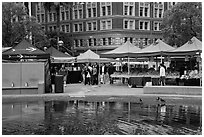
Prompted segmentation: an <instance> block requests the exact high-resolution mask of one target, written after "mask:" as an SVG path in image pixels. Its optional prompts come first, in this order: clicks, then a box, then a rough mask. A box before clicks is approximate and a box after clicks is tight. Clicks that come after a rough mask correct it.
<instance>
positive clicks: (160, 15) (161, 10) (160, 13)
mask: <svg viewBox="0 0 204 137" xmlns="http://www.w3.org/2000/svg"><path fill="white" fill-rule="evenodd" d="M162 12H163V9H159V18H162Z"/></svg>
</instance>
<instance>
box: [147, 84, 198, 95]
mask: <svg viewBox="0 0 204 137" xmlns="http://www.w3.org/2000/svg"><path fill="white" fill-rule="evenodd" d="M143 89H144V94H176V95H202V87H199V86H191V87H190V86H145V87H144V88H143Z"/></svg>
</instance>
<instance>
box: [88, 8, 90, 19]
mask: <svg viewBox="0 0 204 137" xmlns="http://www.w3.org/2000/svg"><path fill="white" fill-rule="evenodd" d="M90 17H91V9H88V18H90Z"/></svg>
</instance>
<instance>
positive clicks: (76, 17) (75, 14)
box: [74, 10, 78, 19]
mask: <svg viewBox="0 0 204 137" xmlns="http://www.w3.org/2000/svg"><path fill="white" fill-rule="evenodd" d="M74 19H78V14H77V10H74Z"/></svg>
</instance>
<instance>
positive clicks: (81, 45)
mask: <svg viewBox="0 0 204 137" xmlns="http://www.w3.org/2000/svg"><path fill="white" fill-rule="evenodd" d="M79 43H80V47H83V39H80V40H79Z"/></svg>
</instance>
